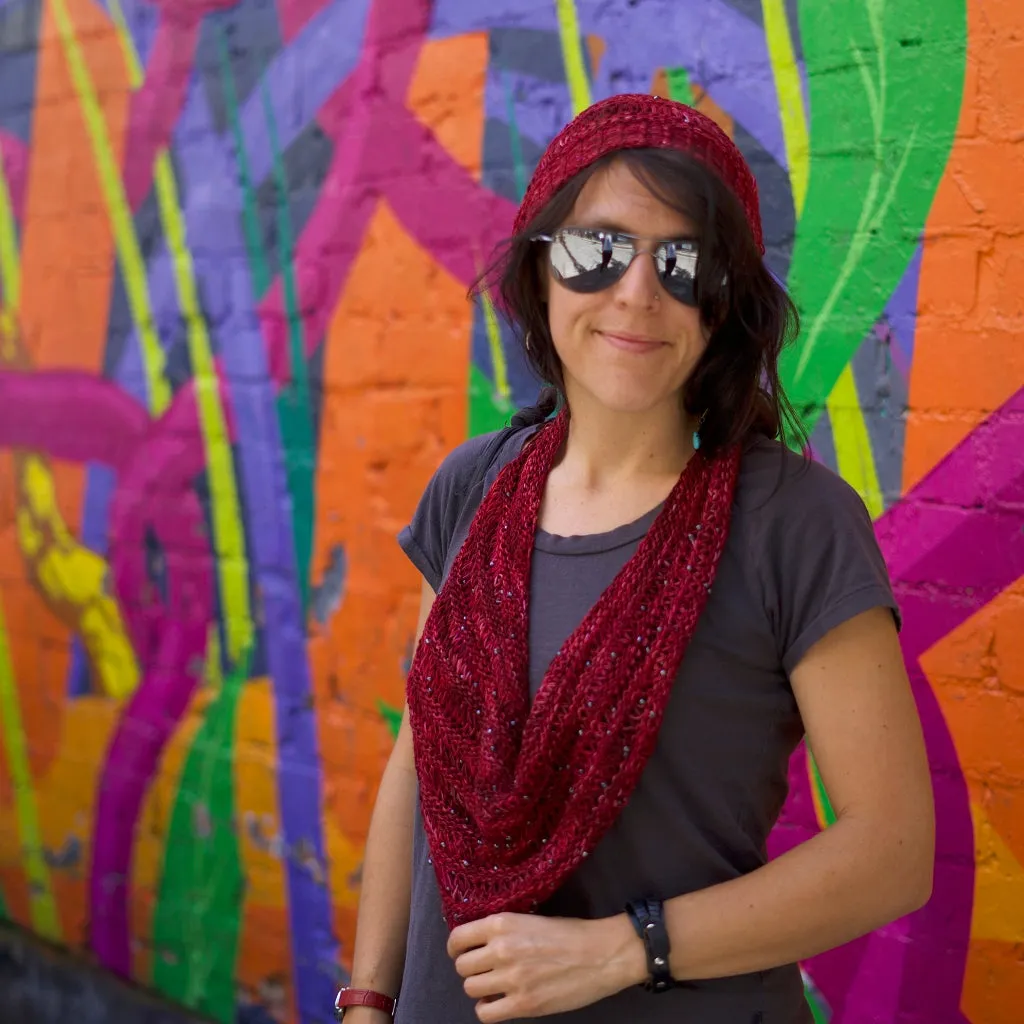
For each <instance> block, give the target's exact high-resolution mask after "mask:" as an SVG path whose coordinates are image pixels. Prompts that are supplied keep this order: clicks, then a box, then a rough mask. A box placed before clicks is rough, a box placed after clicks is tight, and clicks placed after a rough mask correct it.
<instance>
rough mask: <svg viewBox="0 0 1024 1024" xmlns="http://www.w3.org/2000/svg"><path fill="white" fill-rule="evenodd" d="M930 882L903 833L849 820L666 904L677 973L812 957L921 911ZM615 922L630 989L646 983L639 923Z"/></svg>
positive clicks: (687, 976)
mask: <svg viewBox="0 0 1024 1024" xmlns="http://www.w3.org/2000/svg"><path fill="white" fill-rule="evenodd" d="M887 843H888V846H887V845H886V844H887ZM930 878H931V875H930V861H929V860H928V859H927V857H926V856H917V855H916V853H914V852H910V851H908V849H907V846H906V845H905V844H903V843H902V842H901V841H900V839H899V837H894V838H893V837H890V838H889V839H888V840H886V839H885V838H883V837H882V836H880V835H878V834H877V833H876V832H874V831H872V830H870V829H867V828H864V827H862V826H861V823H859V822H855V821H850V820H842V819H841V820H839V821H837V822H836V823H835V824H834V825H832V826H831V827H830V828H828V829H826V830H825V831H824V832H821V833H819V834H818V835H816V836H814V837H813V838H812V839H810V840H808V841H807V842H805V843H802V844H801V845H800V846H797V847H795V848H794V849H792V850H790V851H788V852H787V853H785V854H783V855H782V856H781V857H778V858H777V859H775V860H773V861H770V862H769V863H768V864H766V865H765V866H764V867H762V868H759V869H758V870H756V871H753V872H751V873H750V874H748V875H744V876H742V877H741V878H736V879H733V880H731V881H729V882H723V883H721V884H720V885H714V886H711V887H709V888H707V889H702V890H699V891H697V892H693V893H687V894H685V895H682V896H677V897H674V898H672V899H669V900H666V901H665V921H666V927H667V929H668V933H669V940H670V943H671V947H672V953H671V958H670V965H671V968H672V975H673V977H674V978H676V979H677V980H679V981H686V980H694V979H699V978H719V977H727V976H730V975H736V974H748V973H751V972H754V971H763V970H768V969H770V968H772V967H778V966H781V965H783V964H790V963H795V962H797V961H800V960H806V959H808V958H809V957H812V956H815V955H817V954H818V953H822V952H824V951H826V950H829V949H833V948H835V947H836V946H840V945H842V944H843V943H846V942H849V941H851V940H852V939H855V938H857V937H858V936H860V935H864V934H866V933H867V932H870V931H873V930H874V929H876V928H879V927H881V926H882V925H884V924H887V923H888V922H890V921H892V920H894V919H895V918H897V917H900V916H902V915H904V914H907V913H910V912H911V911H913V910H915V909H917V908H918V907H919V906H921V904H922V903H923V902H924V901H925V900H926V899H927V895H928V892H929V891H930V885H931V881H930ZM610 923H613V927H614V934H613V936H610V941H611V943H612V944H613V945H614V947H615V948H617V949H619V950H621V951H622V952H621V962H622V964H623V968H624V979H628V980H627V982H626V984H627V985H628V984H631V983H639V982H641V981H643V980H644V979H645V978H646V977H647V967H646V959H645V957H644V954H643V949H642V947H641V945H640V943H639V942H638V941H637V940H636V935H635V933H634V932H633V930H632V926H631V925H630V924H629V921H628V919H627V918H626V916H625V914H622V915H619V916H617V917H615V918H613V919H611V921H610ZM623 987H626V986H625V985H624V986H623Z"/></svg>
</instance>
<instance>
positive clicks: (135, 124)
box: [123, 5, 201, 210]
mask: <svg viewBox="0 0 1024 1024" xmlns="http://www.w3.org/2000/svg"><path fill="white" fill-rule="evenodd" d="M165 6H170V5H165ZM200 13H201V12H198V11H193V12H192V13H191V15H189V14H188V13H187V12H186V14H184V15H183V14H177V13H175V12H173V11H172V13H170V14H169V13H166V12H165V13H162V14H161V16H160V23H159V24H158V25H157V30H156V36H155V38H154V39H153V47H152V49H151V51H150V55H149V63H148V66H147V68H146V77H145V80H144V82H143V84H142V87H141V88H140V89H139V90H138V92H136V93H134V94H133V95H132V102H131V109H130V111H129V114H128V133H127V142H126V143H125V156H124V175H123V177H124V186H125V191H126V192H127V195H128V202H129V205H130V206H131V208H132V210H137V209H138V208H139V206H141V204H142V202H143V200H144V199H145V198H146V196H147V195H148V194H149V190H150V188H151V187H152V184H153V169H154V162H155V160H156V155H157V153H158V152H159V151H160V150H161V149H164V148H166V147H167V146H169V145H170V141H171V135H172V133H173V131H174V126H175V124H177V121H178V117H179V115H180V113H181V107H182V104H183V103H184V102H185V93H186V90H187V88H188V83H189V79H190V77H191V75H192V66H193V63H194V61H195V52H196V44H197V43H198V41H199V15H200Z"/></svg>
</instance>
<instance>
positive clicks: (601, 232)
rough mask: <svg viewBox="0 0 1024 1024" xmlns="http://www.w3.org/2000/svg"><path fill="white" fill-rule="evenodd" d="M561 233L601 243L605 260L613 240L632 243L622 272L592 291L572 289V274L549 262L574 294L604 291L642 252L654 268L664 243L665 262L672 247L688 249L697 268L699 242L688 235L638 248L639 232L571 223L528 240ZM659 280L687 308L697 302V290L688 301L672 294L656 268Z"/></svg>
mask: <svg viewBox="0 0 1024 1024" xmlns="http://www.w3.org/2000/svg"><path fill="white" fill-rule="evenodd" d="M564 235H572V236H574V237H576V238H584V239H587V240H590V241H595V242H599V243H600V244H601V247H602V252H603V253H604V256H605V262H607V261H608V260H609V259H610V258H611V253H612V248H613V247H614V245H615V242H616V241H628V242H629V243H630V244H631V247H632V249H633V255H632V256H630V258H629V262H628V263H626V265H625V267H623V269H622V273H621V274H619V276H618V277H615V278H612V279H610V280H609V281H608V283H607V284H606V285H604V287H602V288H599V289H594V290H592V291H587V290H580V291H577V289H574V288H573V287H572V284H571V283H570V282H571V281H572V280H573V279H572V278H571V277H566V276H565V275H563V274H562V273H560V272H559V270H558V269H557V268H556V267H555V266H554V265H552V270H553V271H554V273H555V276H556V277H557V279H558V281H559V282H560V283H561V284H563V285H564V286H565V287H566V288H568V289H569V290H570V291H576V292H577V294H591V295H592V294H595V293H596V292H599V291H604V290H605V288H611V287H612V285H614V284H617V283H618V282H619V281H621V280H622V278H623V277H625V275H626V272H627V271H628V270H629V268H630V267H631V266H632V265H633V260H635V259H636V258H637V256H639V255H640V254H641V253H647V254H648V255H649V256H651V258H652V259H653V260H655V268H656V269H657V266H658V264H657V258H658V251H659V250H660V249H661V248H662V247H663V246H667V247H669V250H670V252H669V254H668V256H667V257H666V262H668V260H673V261H674V260H675V258H676V252H675V250H677V249H678V250H680V251H681V252H685V253H687V254H689V253H693V254H694V268H695V269H696V261H697V260H698V259H699V258H700V244H699V243H698V242H696V241H693V240H691V239H687V238H660V239H658V240H657V241H656V244H655V245H654V247H653V248H643V249H642V248H640V247H639V246H638V245H637V243H638V242H639V241H640V236H639V235H632V234H630V233H629V232H627V231H612V230H609V229H608V228H585V227H577V226H570V227H564V228H558V230H556V231H554V232H553V233H552V234H550V235H541V234H538V235H532V236H531V237H530V241H531V242H547V243H548V244H551V243H553V242H556V241H558V240H559V237H560V236H564ZM548 259H549V261H550V259H551V256H550V252H549V256H548ZM595 269H596V268H595ZM674 269H675V263H674V262H673V264H672V270H674ZM669 273H671V270H670V271H669ZM693 280H694V282H696V273H695V274H694V275H693ZM658 283H659V284H660V285H661V287H662V288H663V289H664V290H665V291H666V292H667V293H668V294H669V296H670V297H671V298H673V299H675V301H676V302H679V303H682V305H684V306H689V307H690V308H695V307H696V306H697V304H698V303H697V299H696V294H695V293H694V297H693V300H692V301H687V300H686V299H683V298H681V297H680V296H679V295H677V294H675V293H674V292H673V291H672V290H671V289H670V288H668V287H667V286H666V283H665V279H664V277H663V275H662V274H661V272H660V271H658Z"/></svg>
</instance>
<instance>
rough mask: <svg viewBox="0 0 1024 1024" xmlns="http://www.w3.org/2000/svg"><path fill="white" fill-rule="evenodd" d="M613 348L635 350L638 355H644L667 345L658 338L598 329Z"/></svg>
mask: <svg viewBox="0 0 1024 1024" xmlns="http://www.w3.org/2000/svg"><path fill="white" fill-rule="evenodd" d="M598 334H600V335H601V337H602V338H604V340H605V341H607V342H608V344H609V345H611V346H612V347H613V348H617V349H619V350H620V351H622V352H633V353H635V354H636V355H643V354H645V353H647V352H656V351H657V350H658V349H659V348H662V347H663V346H664V345H665V342H663V341H659V340H658V339H657V338H644V337H640V336H638V335H635V334H619V333H617V332H614V331H598Z"/></svg>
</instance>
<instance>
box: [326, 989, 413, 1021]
mask: <svg viewBox="0 0 1024 1024" xmlns="http://www.w3.org/2000/svg"><path fill="white" fill-rule="evenodd" d="M397 1005H398V1000H397V999H393V998H392V997H391V996H386V995H384V993H383V992H374V991H372V990H371V989H367V988H343V989H341V990H340V991H339V992H338V994H337V996H335V998H334V1016H335V1017H336V1018H337V1019H338V1020H339V1021H340V1020H344V1018H345V1010H347V1009H348V1008H349V1007H350V1006H369V1007H370V1008H371V1009H373V1010H382V1011H383V1012H384V1013H386V1014H387V1015H388V1016H389V1017H393V1016H394V1015H395V1007H396V1006H397Z"/></svg>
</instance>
